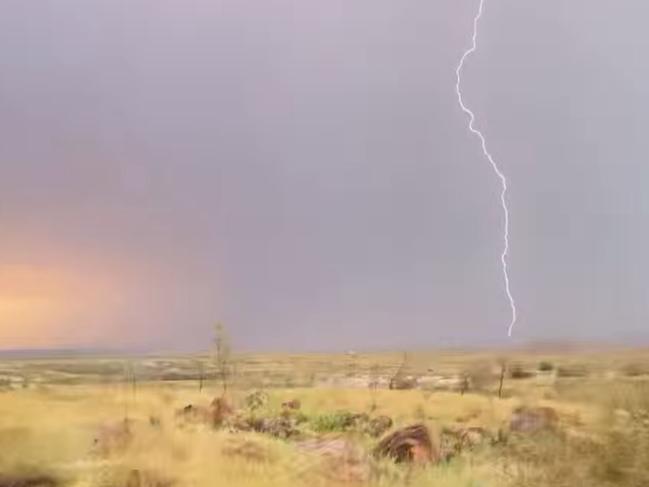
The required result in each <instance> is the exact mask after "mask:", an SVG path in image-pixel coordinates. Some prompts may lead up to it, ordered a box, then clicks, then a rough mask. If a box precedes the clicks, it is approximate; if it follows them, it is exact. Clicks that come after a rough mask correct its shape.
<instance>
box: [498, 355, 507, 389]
mask: <svg viewBox="0 0 649 487" xmlns="http://www.w3.org/2000/svg"><path fill="white" fill-rule="evenodd" d="M498 363H499V364H500V382H499V384H498V397H499V398H502V397H503V381H504V380H505V372H507V360H506V359H504V358H500V359H498Z"/></svg>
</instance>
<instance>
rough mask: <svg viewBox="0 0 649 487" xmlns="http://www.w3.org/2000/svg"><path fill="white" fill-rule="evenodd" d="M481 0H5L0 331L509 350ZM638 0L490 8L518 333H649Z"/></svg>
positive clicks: (0, 53) (199, 344) (262, 344)
mask: <svg viewBox="0 0 649 487" xmlns="http://www.w3.org/2000/svg"><path fill="white" fill-rule="evenodd" d="M477 3H478V2H477V0H475V1H468V0H466V1H464V0H463V1H461V2H458V1H457V0H443V1H442V0H440V1H436V2H430V1H427V0H426V1H425V0H417V1H412V2H397V1H394V0H392V1H387V0H359V1H355V2H349V1H346V0H327V1H322V2H304V1H297V0H294V1H289V0H264V1H255V2H253V1H250V0H219V1H213V0H209V1H208V0H182V1H180V0H176V1H166V0H165V1H163V0H128V1H126V0H110V1H108V0H106V1H103V0H97V1H93V2H88V1H87V0H57V1H47V0H43V1H39V2H26V1H24V0H7V1H5V2H4V3H3V13H2V15H1V16H0V134H1V136H0V137H1V141H2V143H1V144H0V347H2V346H4V347H10V346H28V345H30V344H35V345H39V346H41V345H50V346H64V345H65V346H69V345H71V346H110V347H113V346H114V347H124V346H133V347H144V348H171V349H194V348H205V347H206V346H207V345H208V343H209V339H210V335H211V327H212V324H213V323H214V322H215V321H217V320H222V321H223V322H224V323H225V324H226V326H228V328H229V329H230V330H231V333H232V335H233V338H234V341H235V345H236V346H238V347H241V348H250V349H257V348H270V349H278V348H279V349H306V348H308V349H326V348H339V349H346V348H360V347H365V348H372V347H385V348H397V347H404V346H413V345H416V346H435V345H447V344H455V345H462V344H479V343H506V342H507V338H506V327H507V324H508V307H507V302H506V299H505V296H504V293H503V287H502V275H501V273H500V267H499V260H498V259H499V253H500V250H501V243H502V241H501V230H502V214H501V212H500V207H499V201H498V194H499V193H498V192H499V182H498V180H497V179H496V178H495V177H494V175H493V173H492V172H491V169H490V167H489V166H488V163H487V161H486V160H484V159H483V158H482V156H481V153H480V149H479V145H478V142H477V139H475V137H473V136H471V134H470V133H469V132H468V131H467V127H466V123H467V120H466V118H465V117H464V115H463V113H462V112H461V110H460V109H459V107H458V105H457V100H456V98H455V93H454V83H455V78H454V77H455V66H456V64H457V61H458V59H459V57H460V56H461V54H462V52H463V50H464V49H466V48H467V47H468V46H469V44H470V35H471V22H472V18H473V15H474V14H475V9H476V8H477ZM647 16H649V4H648V3H647V2H645V1H644V0H623V1H620V2H615V3H614V4H613V3H609V2H592V1H587V0H574V1H571V2H564V1H559V0H549V1H544V2H532V1H521V0H487V2H486V10H485V15H484V17H483V21H482V23H481V24H480V38H479V48H478V51H477V53H476V54H475V55H473V56H471V57H470V58H469V59H468V61H467V65H466V68H465V71H464V83H463V89H464V92H465V97H466V100H465V101H466V102H467V104H468V105H470V107H471V108H472V109H473V110H474V111H475V112H476V115H477V117H478V125H479V126H480V128H481V129H482V130H483V132H484V133H485V135H486V136H487V140H488V143H489V147H490V150H491V152H492V153H493V155H494V156H495V157H496V159H497V160H498V162H499V164H500V165H501V168H502V169H503V171H504V172H505V173H506V175H507V177H508V179H509V182H510V193H509V197H510V200H509V201H510V207H511V212H512V216H511V259H510V270H511V279H512V286H513V292H514V294H515V297H516V299H517V302H518V307H519V311H520V321H519V324H518V325H517V328H516V329H515V340H537V339H541V340H546V339H547V340H555V339H563V338H577V339H587V340H590V339H600V338H608V339H629V337H636V336H640V335H643V336H646V334H647V330H648V326H649V292H648V290H649V279H648V278H647V275H648V271H649V258H648V257H647V252H646V249H647V248H649V225H648V221H649V220H648V217H649V191H647V188H648V187H649V160H648V156H647V154H648V153H649V141H648V140H649V139H648V138H647V137H646V135H645V134H644V130H645V129H646V127H648V126H649V115H648V113H649V110H648V109H649V106H648V105H649V93H648V91H649V88H647V86H649V83H648V82H647V79H648V78H649V61H648V59H649V57H647V55H646V52H647V47H649V34H648V33H647V31H646V28H645V25H644V19H645V18H646V17H647Z"/></svg>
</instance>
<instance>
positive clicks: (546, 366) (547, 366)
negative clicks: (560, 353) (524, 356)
mask: <svg viewBox="0 0 649 487" xmlns="http://www.w3.org/2000/svg"><path fill="white" fill-rule="evenodd" d="M539 370H540V371H541V372H551V371H553V370H554V364H553V363H552V362H546V361H543V362H541V363H539Z"/></svg>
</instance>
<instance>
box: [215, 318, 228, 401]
mask: <svg viewBox="0 0 649 487" xmlns="http://www.w3.org/2000/svg"><path fill="white" fill-rule="evenodd" d="M231 353H232V349H231V347H230V337H229V336H228V332H227V330H226V329H225V326H223V324H222V323H217V324H216V325H215V326H214V366H215V367H216V376H217V379H218V380H219V381H220V382H221V387H222V389H223V390H222V395H223V396H225V394H226V393H227V391H228V382H229V380H230V375H231V368H232V362H231Z"/></svg>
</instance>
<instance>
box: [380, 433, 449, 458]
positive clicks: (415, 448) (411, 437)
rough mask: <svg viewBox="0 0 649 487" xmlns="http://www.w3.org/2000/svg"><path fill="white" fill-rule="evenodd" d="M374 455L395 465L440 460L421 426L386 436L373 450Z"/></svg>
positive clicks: (427, 434)
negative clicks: (395, 463)
mask: <svg viewBox="0 0 649 487" xmlns="http://www.w3.org/2000/svg"><path fill="white" fill-rule="evenodd" d="M374 455H375V456H376V457H379V458H380V457H383V458H390V459H392V460H394V461H395V462H397V463H417V464H426V463H437V462H439V460H440V456H439V451H438V450H437V448H435V446H434V445H433V442H432V440H431V438H430V433H429V432H428V428H426V426H425V425H423V424H415V425H412V426H408V427H406V428H402V429H399V430H397V431H395V432H394V433H392V434H390V435H388V436H386V437H385V438H383V440H381V442H380V443H379V444H378V445H377V447H376V448H375V449H374Z"/></svg>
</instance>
